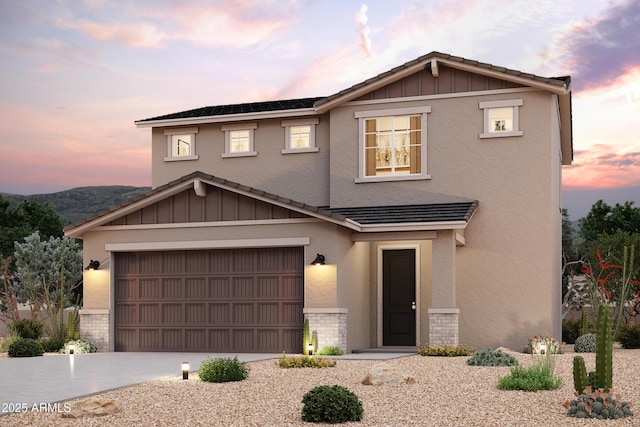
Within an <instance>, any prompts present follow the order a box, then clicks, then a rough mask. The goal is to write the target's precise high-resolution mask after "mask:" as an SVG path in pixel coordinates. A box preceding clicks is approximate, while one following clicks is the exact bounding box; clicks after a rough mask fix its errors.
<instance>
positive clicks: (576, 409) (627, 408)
mask: <svg viewBox="0 0 640 427" xmlns="http://www.w3.org/2000/svg"><path fill="white" fill-rule="evenodd" d="M563 406H564V407H565V408H567V415H568V416H570V417H575V418H596V419H600V420H602V419H616V418H625V417H630V416H632V415H633V412H632V411H631V403H629V402H624V401H622V400H620V396H619V395H615V396H614V395H613V394H611V393H605V392H603V391H600V390H596V391H593V392H592V391H591V387H587V388H586V391H585V393H581V394H578V395H577V396H576V398H575V399H573V400H571V401H569V400H566V401H565V402H564V403H563Z"/></svg>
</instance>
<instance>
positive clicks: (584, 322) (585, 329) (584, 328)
mask: <svg viewBox="0 0 640 427" xmlns="http://www.w3.org/2000/svg"><path fill="white" fill-rule="evenodd" d="M588 333H589V320H588V319H587V311H586V310H584V309H583V310H582V314H581V315H580V336H582V335H585V334H588Z"/></svg>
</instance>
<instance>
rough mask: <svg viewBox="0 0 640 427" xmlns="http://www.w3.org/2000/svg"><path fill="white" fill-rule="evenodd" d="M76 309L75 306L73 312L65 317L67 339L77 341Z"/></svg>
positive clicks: (78, 334)
mask: <svg viewBox="0 0 640 427" xmlns="http://www.w3.org/2000/svg"><path fill="white" fill-rule="evenodd" d="M79 320H80V319H79V318H78V307H77V306H76V307H75V308H74V310H73V311H70V312H69V315H68V316H67V339H68V340H79V339H80V331H78V321H79Z"/></svg>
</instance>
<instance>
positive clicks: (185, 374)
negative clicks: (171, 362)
mask: <svg viewBox="0 0 640 427" xmlns="http://www.w3.org/2000/svg"><path fill="white" fill-rule="evenodd" d="M182 379H183V380H188V379H189V362H182Z"/></svg>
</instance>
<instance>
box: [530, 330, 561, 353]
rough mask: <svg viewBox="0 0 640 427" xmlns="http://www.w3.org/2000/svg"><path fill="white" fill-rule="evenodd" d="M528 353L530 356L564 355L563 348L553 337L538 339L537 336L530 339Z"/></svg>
mask: <svg viewBox="0 0 640 427" xmlns="http://www.w3.org/2000/svg"><path fill="white" fill-rule="evenodd" d="M527 353H529V354H547V353H551V354H559V353H562V346H561V345H560V343H559V342H558V340H556V339H554V338H553V337H549V336H545V337H542V336H541V337H538V336H537V335H536V336H535V337H533V338H530V339H529V344H528V345H527Z"/></svg>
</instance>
